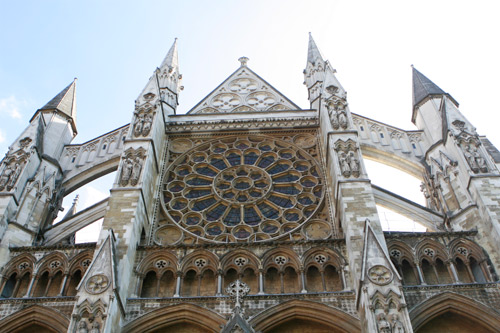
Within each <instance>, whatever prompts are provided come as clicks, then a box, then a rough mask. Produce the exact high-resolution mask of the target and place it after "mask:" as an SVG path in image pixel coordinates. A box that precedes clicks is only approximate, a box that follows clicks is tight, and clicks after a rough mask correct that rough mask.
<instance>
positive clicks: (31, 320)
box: [0, 305, 69, 333]
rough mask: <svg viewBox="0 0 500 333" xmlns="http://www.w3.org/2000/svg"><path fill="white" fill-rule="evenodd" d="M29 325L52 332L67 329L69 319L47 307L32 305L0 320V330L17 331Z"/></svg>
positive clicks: (61, 331) (58, 332)
mask: <svg viewBox="0 0 500 333" xmlns="http://www.w3.org/2000/svg"><path fill="white" fill-rule="evenodd" d="M31 325H38V326H42V327H43V328H46V329H49V330H51V331H53V332H57V333H63V332H66V331H67V330H68V326H69V320H68V318H66V317H65V316H64V315H62V314H61V313H60V312H58V311H56V310H53V309H51V308H48V307H44V306H40V305H33V306H30V307H28V308H25V309H23V310H20V311H18V312H16V313H14V314H12V315H10V316H8V317H6V318H4V319H2V320H0V331H1V332H18V331H19V330H22V329H26V328H29V327H30V326H31Z"/></svg>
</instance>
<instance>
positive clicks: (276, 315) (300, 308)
mask: <svg viewBox="0 0 500 333" xmlns="http://www.w3.org/2000/svg"><path fill="white" fill-rule="evenodd" d="M294 319H302V320H307V321H312V322H315V323H320V324H324V325H327V326H329V327H331V328H332V329H336V330H337V331H339V332H346V333H348V332H349V333H351V332H361V326H360V323H359V319H358V318H355V317H353V316H351V315H350V314H347V313H345V312H343V311H340V310H338V309H335V308H332V307H329V306H327V305H324V304H321V303H316V302H311V301H301V300H291V301H288V302H284V303H281V304H278V305H276V306H274V307H272V308H269V309H266V310H265V311H262V312H261V313H259V314H258V315H256V316H255V317H254V318H252V320H251V321H250V323H251V324H252V326H253V328H254V329H255V331H256V332H260V331H262V332H265V331H267V330H270V329H273V328H274V327H276V326H279V325H281V324H284V323H286V322H287V321H289V320H294Z"/></svg>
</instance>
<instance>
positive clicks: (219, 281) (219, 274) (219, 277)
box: [215, 270, 222, 296]
mask: <svg viewBox="0 0 500 333" xmlns="http://www.w3.org/2000/svg"><path fill="white" fill-rule="evenodd" d="M215 296H222V271H221V270H218V271H217V293H216V294H215Z"/></svg>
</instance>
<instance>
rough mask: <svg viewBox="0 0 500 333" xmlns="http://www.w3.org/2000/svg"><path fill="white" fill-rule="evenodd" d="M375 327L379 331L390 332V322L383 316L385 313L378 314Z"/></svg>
mask: <svg viewBox="0 0 500 333" xmlns="http://www.w3.org/2000/svg"><path fill="white" fill-rule="evenodd" d="M377 327H378V331H379V333H392V327H391V324H390V323H389V322H388V321H387V319H386V318H385V313H381V314H380V315H379V316H378V321H377Z"/></svg>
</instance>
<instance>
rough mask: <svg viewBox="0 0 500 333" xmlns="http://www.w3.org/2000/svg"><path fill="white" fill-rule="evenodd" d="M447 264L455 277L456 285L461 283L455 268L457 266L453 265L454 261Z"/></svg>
mask: <svg viewBox="0 0 500 333" xmlns="http://www.w3.org/2000/svg"><path fill="white" fill-rule="evenodd" d="M447 264H448V267H449V268H450V270H451V275H452V276H453V279H454V280H455V282H454V283H460V280H459V279H458V274H457V269H456V268H455V264H454V263H453V261H451V260H450V261H448V262H447Z"/></svg>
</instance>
